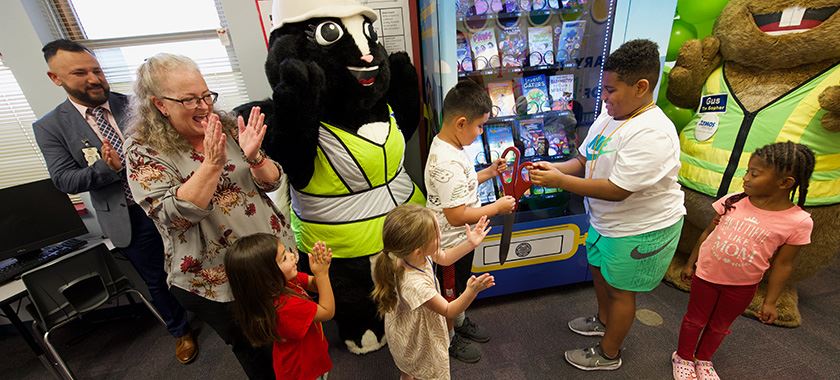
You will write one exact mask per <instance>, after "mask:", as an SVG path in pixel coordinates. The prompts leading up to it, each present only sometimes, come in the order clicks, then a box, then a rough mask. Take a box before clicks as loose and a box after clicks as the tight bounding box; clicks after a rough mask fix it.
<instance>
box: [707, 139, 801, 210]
mask: <svg viewBox="0 0 840 380" xmlns="http://www.w3.org/2000/svg"><path fill="white" fill-rule="evenodd" d="M752 157H758V158H761V159H762V160H764V162H766V163H767V164H769V165H772V166H773V168H774V169H776V172H777V173H779V174H790V175H791V176H793V187H792V188H791V190H790V200H791V202H793V200H794V197H795V196H796V193H799V198H798V199H797V200H796V204H797V205H798V206H799V207H803V206H805V199H806V198H807V197H808V184H809V182H810V180H811V174H812V173H813V172H814V166H815V165H816V161H817V159H816V157H815V156H814V152H813V151H811V149H809V148H808V147H807V146H805V145H802V144H797V143H794V142H790V141H787V142H779V143H775V144H769V145H765V146H763V147H761V148H758V149H756V151H755V152H753V154H752ZM746 196H747V193H744V192H741V193H738V194H735V195H733V196H731V197H729V198H727V199H726V202H724V204H723V208H724V212H723V213H724V214H725V213H726V212H727V211H729V210H730V209H734V208H735V206H734V205H735V203H738V201H740V200H741V199H744V197H746Z"/></svg>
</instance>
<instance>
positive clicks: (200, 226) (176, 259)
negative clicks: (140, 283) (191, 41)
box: [125, 54, 296, 378]
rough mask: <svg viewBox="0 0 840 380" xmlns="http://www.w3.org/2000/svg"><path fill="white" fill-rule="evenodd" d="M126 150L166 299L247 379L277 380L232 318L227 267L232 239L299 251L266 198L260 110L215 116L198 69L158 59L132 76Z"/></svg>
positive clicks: (275, 174) (274, 170)
mask: <svg viewBox="0 0 840 380" xmlns="http://www.w3.org/2000/svg"><path fill="white" fill-rule="evenodd" d="M134 94H135V97H134V98H133V99H132V104H131V110H132V116H131V122H130V123H129V125H130V129H131V137H130V138H129V139H128V141H127V142H126V146H127V148H126V153H125V155H126V161H127V167H128V179H129V185H130V187H131V191H132V193H133V195H134V198H135V199H136V200H137V201H138V203H139V204H140V206H141V207H142V208H143V209H144V210H145V211H146V213H147V214H149V217H150V218H151V219H152V220H153V221H154V222H155V225H156V226H157V229H158V231H160V234H161V236H162V237H163V242H164V247H165V253H166V263H165V267H166V270H167V274H168V278H167V283H168V284H169V286H170V289H171V292H172V294H173V295H174V296H175V298H176V299H177V300H178V301H179V302H180V303H181V304H182V305H183V306H184V308H186V309H187V310H189V311H191V312H193V313H194V314H196V316H197V317H198V318H199V319H201V320H202V321H204V322H205V323H207V324H208V325H210V327H212V328H213V330H215V331H216V333H218V334H219V336H220V337H221V338H222V339H223V340H224V341H225V343H227V344H228V345H230V346H231V349H232V350H233V353H234V354H235V355H236V358H237V359H238V360H239V363H240V364H241V365H242V368H243V369H244V370H245V373H246V374H247V375H248V377H250V378H274V370H273V367H272V363H271V346H267V347H260V348H254V347H252V346H251V345H250V344H249V343H248V341H247V339H245V337H244V336H243V335H242V333H241V330H240V329H239V326H238V324H237V323H236V321H234V317H233V314H232V312H231V310H230V303H231V302H232V301H233V295H232V292H231V289H230V285H229V283H228V278H227V274H226V272H225V267H224V257H225V254H226V253H227V250H228V248H229V247H230V246H231V244H233V242H235V241H236V239H238V238H239V237H244V236H247V235H251V234H255V233H269V234H273V235H276V236H278V237H279V238H280V240H281V242H282V243H283V244H284V245H285V246H286V247H296V244H295V242H294V237H293V235H292V233H291V231H290V229H289V225H288V224H287V223H286V220H287V219H286V218H285V217H284V216H283V215H282V214H280V212H279V211H277V210H276V209H275V208H274V205H273V203H272V202H271V201H270V200H269V198H268V197H266V195H265V193H266V192H270V191H274V190H275V189H277V187H278V186H279V184H280V176H281V170H280V166H279V165H278V164H277V163H276V162H274V161H272V160H271V159H269V158H268V157H266V156H265V153H263V152H262V151H261V150H260V144H261V143H262V139H263V136H264V135H265V131H266V126H265V125H264V124H263V119H264V115H263V114H261V113H260V110H259V108H258V107H255V108H254V109H252V112H251V116H250V117H249V119H248V120H247V122H246V121H245V120H243V119H242V118H241V117H239V118H238V119H233V118H232V117H230V116H227V115H226V114H224V113H217V112H215V111H214V109H213V105H214V103H215V102H216V100H217V98H218V94H217V93H215V92H212V91H210V90H209V89H208V88H207V83H205V81H204V78H203V77H202V76H201V73H200V72H199V70H198V67H197V66H196V64H195V62H193V61H192V60H190V59H189V58H186V57H183V56H178V55H172V54H158V55H155V56H153V57H151V58H149V59H147V60H146V62H144V63H143V64H142V65H140V67H139V68H138V69H137V81H136V83H135V85H134Z"/></svg>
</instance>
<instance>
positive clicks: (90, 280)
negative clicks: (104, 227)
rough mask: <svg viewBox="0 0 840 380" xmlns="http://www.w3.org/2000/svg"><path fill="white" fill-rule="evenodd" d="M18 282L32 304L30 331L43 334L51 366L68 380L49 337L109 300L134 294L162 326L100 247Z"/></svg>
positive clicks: (66, 369)
mask: <svg viewBox="0 0 840 380" xmlns="http://www.w3.org/2000/svg"><path fill="white" fill-rule="evenodd" d="M21 280H23V284H24V285H25V286H26V290H27V292H29V298H30V300H31V301H32V304H31V305H29V306H32V308H34V309H35V310H34V312H33V310H30V314H32V317H33V318H35V322H34V323H33V326H32V327H33V329H34V328H36V326H37V327H38V328H40V330H41V331H43V332H44V343H45V345H46V347H47V350H48V351H49V352H50V354H51V356H52V357H53V360H54V362H55V363H54V365H57V366H58V367H59V372H60V373H61V374H62V375H64V376H66V377H67V378H68V379H74V376H73V373H72V372H71V371H70V368H69V367H67V364H66V363H65V362H64V360H63V359H62V358H61V356H60V355H59V354H58V351H56V349H55V347H53V345H52V344H51V343H50V339H49V336H50V333H52V332H53V331H54V330H55V329H57V328H59V327H61V326H64V325H66V324H67V323H69V322H71V321H73V320H75V319H79V318H81V317H82V316H83V315H84V314H85V313H87V312H89V311H91V310H94V309H96V308H98V307H99V306H101V305H102V304H104V303H105V302H107V301H108V300H109V299H111V298H113V297H119V296H121V295H128V293H134V294H136V295H137V296H139V297H140V299H141V300H142V301H143V303H144V304H146V307H148V308H149V311H151V312H152V314H154V316H155V318H157V319H158V321H160V323H161V324H163V325H164V327H165V326H166V323H165V322H164V321H163V318H161V316H160V314H158V312H157V310H155V308H154V307H153V306H152V304H151V303H149V301H148V300H147V299H146V297H144V296H143V294H142V293H140V292H139V291H137V290H136V289H134V287H133V285H132V284H131V282H130V281H129V280H128V278H127V277H126V276H125V275H124V274H123V273H122V272H121V271H120V269H119V268H118V267H117V263H116V262H115V261H114V259H113V257H111V253H110V252H109V250H108V248H107V247H106V246H105V244H103V243H100V244H97V245H93V246H91V247H87V248H85V249H84V250H83V251H82V252H79V253H76V254H73V253H71V254H68V255H67V256H64V257H62V258H60V259H58V260H55V261H53V262H51V263H48V264H46V265H44V266H41V267H39V268H36V269H33V270H31V271H29V272H26V273H24V274H23V275H22V276H21ZM29 306H27V307H28V308H29ZM30 309H31V308H30Z"/></svg>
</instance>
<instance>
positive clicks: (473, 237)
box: [464, 215, 490, 248]
mask: <svg viewBox="0 0 840 380" xmlns="http://www.w3.org/2000/svg"><path fill="white" fill-rule="evenodd" d="M464 228H465V229H466V230H467V231H466V233H467V241H468V242H469V243H470V245H472V246H473V248H475V247H478V245H479V244H481V242H482V241H484V238H485V237H486V236H487V233H488V232H490V220H489V219H487V216H486V215H484V216H482V217H481V219H479V220H478V223H476V224H475V227H473V228H470V225H469V224H466V225H465V226H464Z"/></svg>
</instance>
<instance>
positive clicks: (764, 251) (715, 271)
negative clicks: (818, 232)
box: [696, 194, 814, 285]
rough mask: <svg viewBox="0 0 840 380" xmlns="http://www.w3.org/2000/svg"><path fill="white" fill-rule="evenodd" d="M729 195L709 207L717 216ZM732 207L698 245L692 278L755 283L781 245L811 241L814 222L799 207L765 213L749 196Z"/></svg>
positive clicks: (713, 281)
mask: <svg viewBox="0 0 840 380" xmlns="http://www.w3.org/2000/svg"><path fill="white" fill-rule="evenodd" d="M732 195H733V194H729V195H727V196H725V197H723V198H721V199H719V200H717V201H716V202H715V203H713V204H712V207H714V208H715V211H717V213H718V214H723V212H724V207H723V204H724V202H725V201H726V199H727V198H729V197H731V196H732ZM734 206H735V208H733V209H730V210H729V211H728V212H727V213H726V214H725V215H723V216H721V218H720V223H719V224H718V225H717V226H716V227H715V229H714V231H712V233H711V234H709V237H708V238H706V240H705V241H704V242H703V244H702V245H700V253H699V256H698V259H697V271H696V275H697V276H700V278H702V279H703V280H706V281H709V282H711V283H715V284H720V285H752V284H755V283H758V282H759V281H761V277H762V276H763V275H764V272H765V271H766V270H767V268H769V267H770V258H772V257H773V255H774V254H775V253H776V251H777V250H778V249H779V248H780V247H781V246H782V245H785V244H788V245H805V244H808V243H810V242H811V229H812V228H813V227H814V221H813V220H811V214H809V213H807V212H805V211H804V210H802V209H801V208H800V207H799V206H793V207H791V208H789V209H787V210H782V211H767V210H762V209H760V208H758V207H755V206H754V205H753V204H752V203H751V202H750V200H749V197H745V198H743V199H741V200H740V201H738V202H736V203H735V204H734Z"/></svg>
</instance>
